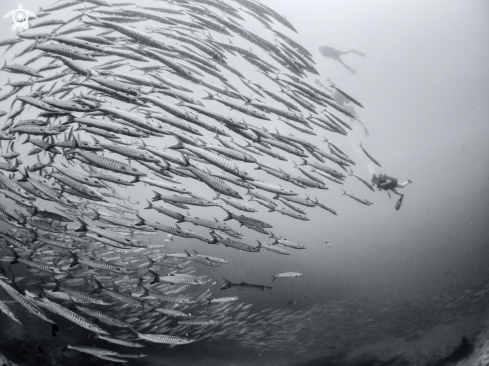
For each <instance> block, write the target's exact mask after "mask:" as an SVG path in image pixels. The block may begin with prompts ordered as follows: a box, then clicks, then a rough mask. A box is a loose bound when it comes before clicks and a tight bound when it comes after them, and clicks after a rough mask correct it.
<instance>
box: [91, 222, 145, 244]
mask: <svg viewBox="0 0 489 366" xmlns="http://www.w3.org/2000/svg"><path fill="white" fill-rule="evenodd" d="M82 228H83V227H82ZM82 230H83V229H82ZM86 230H88V231H91V232H92V233H94V234H97V235H100V236H103V237H104V238H107V239H110V240H113V241H116V242H118V243H120V244H122V245H126V246H141V245H142V243H141V242H140V241H139V240H135V239H130V238H126V237H125V236H123V235H119V234H117V233H114V232H112V231H108V230H104V229H99V228H96V227H94V226H87V227H86Z"/></svg>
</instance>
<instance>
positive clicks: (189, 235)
mask: <svg viewBox="0 0 489 366" xmlns="http://www.w3.org/2000/svg"><path fill="white" fill-rule="evenodd" d="M144 223H145V224H146V225H148V226H151V227H152V228H154V229H156V230H160V231H163V232H165V233H168V234H172V235H176V236H181V237H182V238H193V237H194V235H193V234H192V233H191V232H189V231H187V230H182V229H179V228H176V227H173V226H167V225H163V224H159V223H152V222H147V221H146V220H144Z"/></svg>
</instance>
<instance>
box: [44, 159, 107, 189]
mask: <svg viewBox="0 0 489 366" xmlns="http://www.w3.org/2000/svg"><path fill="white" fill-rule="evenodd" d="M50 166H52V167H53V168H55V169H56V170H58V171H59V172H60V173H62V174H64V175H66V176H67V177H70V178H71V179H74V180H76V181H78V182H80V183H83V184H86V185H87V186H92V187H97V188H106V187H107V186H106V185H105V184H103V183H102V182H100V181H99V180H98V179H95V178H91V177H90V176H88V175H85V174H82V173H80V172H77V171H76V170H73V169H69V168H65V167H63V166H61V165H58V164H51V165H50Z"/></svg>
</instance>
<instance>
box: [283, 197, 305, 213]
mask: <svg viewBox="0 0 489 366" xmlns="http://www.w3.org/2000/svg"><path fill="white" fill-rule="evenodd" d="M278 200H279V201H280V202H282V203H283V204H284V205H285V206H287V207H289V208H291V209H292V210H294V211H295V212H298V213H300V214H302V215H305V214H306V213H305V212H304V211H303V210H301V209H300V208H299V207H295V206H294V205H292V204H291V203H289V202H287V201H286V200H284V199H283V198H280V197H279V198H278Z"/></svg>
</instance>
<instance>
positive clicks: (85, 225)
mask: <svg viewBox="0 0 489 366" xmlns="http://www.w3.org/2000/svg"><path fill="white" fill-rule="evenodd" d="M76 219H77V220H78V221H79V222H80V225H81V226H80V227H79V228H78V229H76V230H75V231H76V232H80V231H87V223H86V222H85V221H83V220H82V219H80V218H79V217H77V218H76Z"/></svg>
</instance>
